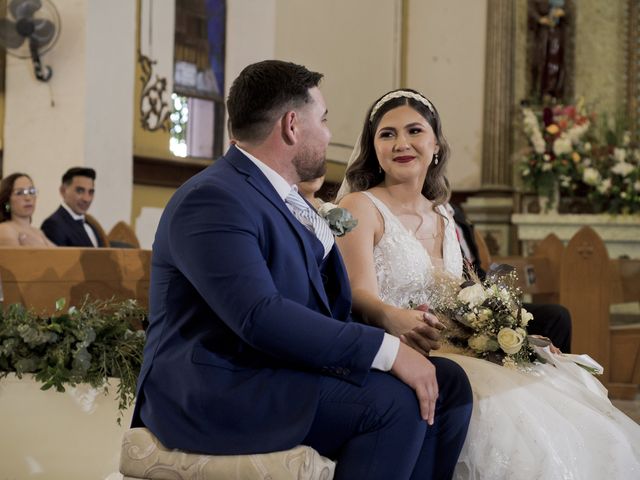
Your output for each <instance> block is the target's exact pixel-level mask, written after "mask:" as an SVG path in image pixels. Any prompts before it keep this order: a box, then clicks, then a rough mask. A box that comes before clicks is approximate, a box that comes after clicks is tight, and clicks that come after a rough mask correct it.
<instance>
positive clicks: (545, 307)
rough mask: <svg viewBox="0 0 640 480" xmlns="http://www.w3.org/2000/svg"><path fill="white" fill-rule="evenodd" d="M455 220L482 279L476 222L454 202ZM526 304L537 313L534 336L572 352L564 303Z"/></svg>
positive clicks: (531, 330)
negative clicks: (545, 338) (474, 224)
mask: <svg viewBox="0 0 640 480" xmlns="http://www.w3.org/2000/svg"><path fill="white" fill-rule="evenodd" d="M450 205H451V208H452V209H453V219H454V220H455V222H456V227H457V228H456V229H457V230H458V237H459V240H460V245H461V247H462V253H463V255H464V257H465V258H466V260H468V261H469V263H471V265H472V266H473V269H474V270H475V271H476V272H477V273H478V276H480V278H484V277H485V276H486V272H485V271H484V270H483V269H482V267H481V266H480V257H479V255H478V245H477V244H476V240H475V236H474V229H475V227H474V226H473V224H472V223H471V222H470V221H469V220H468V219H467V217H466V215H465V214H464V211H463V210H462V209H461V208H460V207H459V206H458V205H455V204H453V203H451V204H450ZM523 307H524V308H525V309H526V310H527V311H529V312H530V313H531V314H532V315H533V318H534V319H533V321H531V322H530V323H529V325H527V331H528V332H529V333H530V334H533V335H542V336H543V337H547V338H549V339H550V340H551V341H552V342H553V344H554V345H555V346H556V347H558V348H559V349H560V350H561V351H563V352H564V353H570V352H571V314H570V313H569V310H567V309H566V308H565V307H563V306H562V305H556V304H544V303H525V304H524V305H523Z"/></svg>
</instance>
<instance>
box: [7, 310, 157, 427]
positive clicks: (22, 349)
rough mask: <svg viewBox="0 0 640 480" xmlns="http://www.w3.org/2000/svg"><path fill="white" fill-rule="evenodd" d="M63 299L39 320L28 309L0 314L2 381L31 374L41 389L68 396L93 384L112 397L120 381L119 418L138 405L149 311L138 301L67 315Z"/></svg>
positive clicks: (37, 316) (77, 311)
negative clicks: (114, 381)
mask: <svg viewBox="0 0 640 480" xmlns="http://www.w3.org/2000/svg"><path fill="white" fill-rule="evenodd" d="M63 309H64V299H62V300H58V302H56V313H55V314H54V315H51V316H40V315H38V314H36V313H35V312H33V311H32V310H28V309H26V308H25V307H24V306H23V305H20V304H16V305H11V306H9V307H8V308H7V309H6V310H5V311H4V312H0V378H2V377H5V376H7V375H8V374H9V373H11V372H15V374H16V376H17V377H18V378H22V375H23V374H25V373H31V374H33V375H34V376H35V379H36V380H38V381H40V382H42V384H43V385H42V390H48V389H50V388H52V387H53V388H55V389H56V390H57V391H59V392H64V391H65V385H67V386H71V387H74V386H76V385H77V384H79V383H88V384H90V385H91V386H92V387H93V388H102V389H103V390H104V392H105V394H106V393H108V391H109V390H108V388H109V384H108V379H109V377H117V378H119V379H120V383H119V385H118V389H117V395H118V409H119V412H120V414H119V417H118V419H117V421H118V424H120V422H121V418H122V414H123V411H124V410H125V409H126V408H128V407H129V406H131V405H132V404H133V401H134V399H135V390H136V381H137V378H138V373H139V372H140V367H141V365H142V350H143V347H144V341H145V335H144V331H143V330H142V324H143V321H144V320H145V319H146V316H147V312H146V311H145V309H144V308H142V307H140V306H139V305H138V304H137V303H136V301H135V300H125V301H116V300H113V299H112V300H90V299H88V298H86V299H85V300H84V301H83V303H82V305H80V306H79V307H70V308H69V309H68V310H67V311H66V312H64V311H63Z"/></svg>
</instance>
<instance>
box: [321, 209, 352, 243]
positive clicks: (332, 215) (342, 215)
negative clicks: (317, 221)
mask: <svg viewBox="0 0 640 480" xmlns="http://www.w3.org/2000/svg"><path fill="white" fill-rule="evenodd" d="M318 214H319V215H320V216H321V217H322V218H323V219H324V221H325V222H327V224H328V225H329V228H330V229H331V231H332V232H333V234H334V235H335V236H336V237H341V236H343V235H344V234H346V233H349V232H350V231H351V230H353V229H354V228H355V226H356V225H358V220H356V219H355V218H353V215H351V213H350V212H349V210H347V209H346V208H341V207H339V206H337V205H335V204H334V203H331V202H326V203H323V204H322V205H321V206H320V208H319V209H318Z"/></svg>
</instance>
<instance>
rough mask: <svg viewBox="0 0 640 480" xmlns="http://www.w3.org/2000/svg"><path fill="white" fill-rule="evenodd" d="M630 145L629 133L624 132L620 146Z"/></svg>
mask: <svg viewBox="0 0 640 480" xmlns="http://www.w3.org/2000/svg"><path fill="white" fill-rule="evenodd" d="M630 143H631V132H629V131H626V132H624V134H622V144H623V145H625V146H626V145H629V144H630Z"/></svg>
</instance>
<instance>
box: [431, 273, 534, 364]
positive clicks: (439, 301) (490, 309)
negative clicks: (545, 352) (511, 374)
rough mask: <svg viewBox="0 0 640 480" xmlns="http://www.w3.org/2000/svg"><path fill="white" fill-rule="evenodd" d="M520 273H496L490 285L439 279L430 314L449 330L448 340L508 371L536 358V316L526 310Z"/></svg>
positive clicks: (488, 276)
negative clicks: (531, 328) (531, 327)
mask: <svg viewBox="0 0 640 480" xmlns="http://www.w3.org/2000/svg"><path fill="white" fill-rule="evenodd" d="M516 284H517V277H516V273H515V270H514V269H513V268H512V267H510V266H507V265H500V266H499V267H497V268H494V269H492V270H491V271H490V272H489V273H488V275H487V280H485V281H480V279H479V278H478V277H477V276H473V277H472V278H471V279H470V280H468V281H466V282H464V283H462V284H461V285H460V284H459V280H455V279H452V278H450V277H446V278H438V279H436V281H435V282H434V285H433V288H432V289H431V291H430V303H429V306H430V308H431V310H432V311H433V312H434V313H435V314H436V316H438V318H439V319H440V321H441V322H442V323H444V324H445V326H446V327H447V328H446V330H445V331H444V337H445V340H446V341H448V342H449V343H451V344H452V345H454V346H457V347H461V348H462V349H464V350H465V351H466V352H465V353H468V354H471V355H472V356H476V357H479V358H485V359H487V360H491V361H493V362H496V363H502V364H503V365H505V366H508V367H515V366H516V365H517V364H522V363H528V362H530V361H532V360H533V359H534V358H535V357H534V354H533V349H532V347H531V345H530V344H529V340H528V337H527V330H526V328H527V324H528V323H529V322H530V321H531V320H532V319H533V315H532V314H531V313H529V312H527V311H526V310H525V309H524V308H522V303H521V300H520V298H521V291H520V289H519V288H517V286H516Z"/></svg>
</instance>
